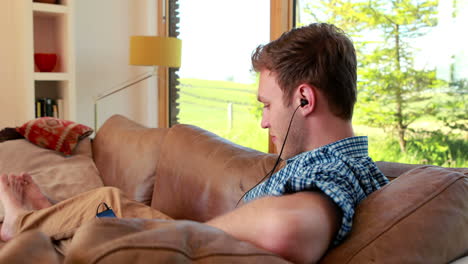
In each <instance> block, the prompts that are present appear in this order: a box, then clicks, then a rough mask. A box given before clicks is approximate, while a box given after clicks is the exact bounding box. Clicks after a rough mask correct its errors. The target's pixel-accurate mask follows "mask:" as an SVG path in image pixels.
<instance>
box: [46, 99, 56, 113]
mask: <svg viewBox="0 0 468 264" xmlns="http://www.w3.org/2000/svg"><path fill="white" fill-rule="evenodd" d="M44 101H45V115H44V116H49V117H52V116H54V110H53V104H54V100H52V98H44Z"/></svg>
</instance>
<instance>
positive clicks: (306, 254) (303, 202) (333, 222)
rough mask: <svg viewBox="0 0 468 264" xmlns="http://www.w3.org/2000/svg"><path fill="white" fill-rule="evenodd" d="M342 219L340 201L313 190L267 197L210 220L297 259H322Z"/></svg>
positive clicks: (219, 226)
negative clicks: (338, 206)
mask: <svg viewBox="0 0 468 264" xmlns="http://www.w3.org/2000/svg"><path fill="white" fill-rule="evenodd" d="M339 223H340V211H339V209H338V208H337V207H336V205H335V204H334V203H333V202H332V201H331V200H329V199H328V198H327V197H326V196H324V195H323V194H321V193H312V192H307V193H297V194H292V195H286V196H281V197H264V198H261V199H258V200H255V201H252V202H250V203H247V204H245V205H244V206H242V207H240V208H238V209H236V210H234V211H232V212H229V213H227V214H225V215H221V216H219V217H216V218H214V219H212V220H210V221H208V222H207V224H208V225H211V226H213V227H216V228H219V229H221V230H224V231H225V232H227V233H229V234H230V235H232V236H233V237H235V238H237V239H239V240H243V241H247V242H251V243H252V244H255V245H256V246H258V247H261V248H264V249H266V250H268V251H270V252H273V253H275V254H278V255H281V256H282V257H284V258H286V259H288V260H291V261H294V262H296V263H312V262H315V261H318V260H319V259H320V257H321V256H322V255H323V253H324V252H325V250H326V249H327V248H328V246H329V244H330V243H331V240H332V238H333V237H334V235H335V234H336V231H337V230H338V227H339Z"/></svg>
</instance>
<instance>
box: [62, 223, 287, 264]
mask: <svg viewBox="0 0 468 264" xmlns="http://www.w3.org/2000/svg"><path fill="white" fill-rule="evenodd" d="M65 262H66V263H95V264H98V263H100V264H104V263H110V264H120V263H199V264H204V263H255V264H257V263H259V264H261V263H268V264H275V263H278V264H281V263H289V262H287V261H285V260H283V259H281V258H280V257H278V256H276V255H274V254H272V253H270V252H267V251H265V250H262V249H259V248H257V247H255V246H253V245H252V244H249V243H246V242H243V241H240V240H237V239H235V238H233V237H231V236H230V235H228V234H227V233H225V232H223V231H221V230H219V229H216V228H213V227H210V226H208V225H204V224H200V223H196V222H192V221H182V220H179V221H165V220H149V219H147V220H144V219H130V218H128V219H116V218H114V219H102V220H101V221H99V220H95V221H93V222H91V223H89V224H87V225H84V226H82V227H81V228H80V229H78V230H77V232H76V233H75V235H74V238H73V241H72V243H71V244H70V248H69V251H68V253H67V257H66V261H65Z"/></svg>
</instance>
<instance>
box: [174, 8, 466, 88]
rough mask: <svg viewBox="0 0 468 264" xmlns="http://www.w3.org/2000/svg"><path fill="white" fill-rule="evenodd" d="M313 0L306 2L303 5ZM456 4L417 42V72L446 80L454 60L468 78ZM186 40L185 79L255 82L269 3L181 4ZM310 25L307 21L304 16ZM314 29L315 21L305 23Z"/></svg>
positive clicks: (266, 35)
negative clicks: (256, 53)
mask: <svg viewBox="0 0 468 264" xmlns="http://www.w3.org/2000/svg"><path fill="white" fill-rule="evenodd" d="M308 1H312V0H302V1H301V5H305V3H306V2H308ZM450 4H451V1H441V2H440V3H439V17H438V18H439V25H438V26H437V27H436V28H434V30H432V31H431V32H430V33H429V34H427V35H426V36H424V37H422V38H420V39H418V40H415V41H414V43H413V44H414V46H416V47H418V48H419V53H418V54H417V55H416V58H415V64H416V65H415V66H416V67H417V68H434V67H437V68H438V77H439V78H443V79H446V78H447V77H448V76H447V75H448V72H449V65H450V63H451V57H452V55H455V59H456V60H457V61H456V64H457V66H458V67H457V73H456V75H458V76H457V77H465V78H466V77H468V72H466V71H468V54H467V52H466V51H465V50H466V46H467V45H468V35H467V34H460V33H461V32H464V31H465V30H466V29H465V27H466V25H468V15H467V14H466V12H468V0H459V1H457V4H458V6H459V10H460V13H463V14H464V15H462V14H460V15H459V16H458V17H457V18H456V19H455V20H454V19H451V17H450V16H451V13H452V9H451V6H450ZM179 5H180V9H179V10H180V35H179V38H180V39H182V67H181V68H180V70H179V76H180V77H181V78H198V79H207V80H233V81H236V82H240V83H252V82H254V80H253V77H252V73H251V72H250V69H251V63H250V56H251V54H252V51H253V50H254V49H255V48H256V47H257V46H258V45H259V44H265V43H268V42H269V34H270V33H269V32H270V30H269V22H270V18H269V16H270V11H269V9H270V6H269V5H270V0H235V1H233V0H179ZM301 18H303V19H307V18H306V17H305V16H301ZM304 22H305V23H309V22H311V21H304Z"/></svg>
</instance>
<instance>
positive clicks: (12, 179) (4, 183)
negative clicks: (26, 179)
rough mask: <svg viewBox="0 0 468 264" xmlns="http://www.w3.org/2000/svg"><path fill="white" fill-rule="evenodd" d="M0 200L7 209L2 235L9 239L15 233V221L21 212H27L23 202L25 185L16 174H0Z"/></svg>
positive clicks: (0, 233) (5, 239)
mask: <svg viewBox="0 0 468 264" xmlns="http://www.w3.org/2000/svg"><path fill="white" fill-rule="evenodd" d="M0 201H1V202H2V204H3V208H4V210H5V218H4V219H3V224H2V229H1V230H0V237H1V239H2V240H3V241H8V240H10V239H12V238H13V236H14V235H15V231H16V230H14V228H15V221H16V219H17V218H18V216H19V215H20V214H23V213H25V212H27V210H26V209H25V208H24V204H23V186H22V184H21V180H18V176H16V175H7V174H2V175H0Z"/></svg>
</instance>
